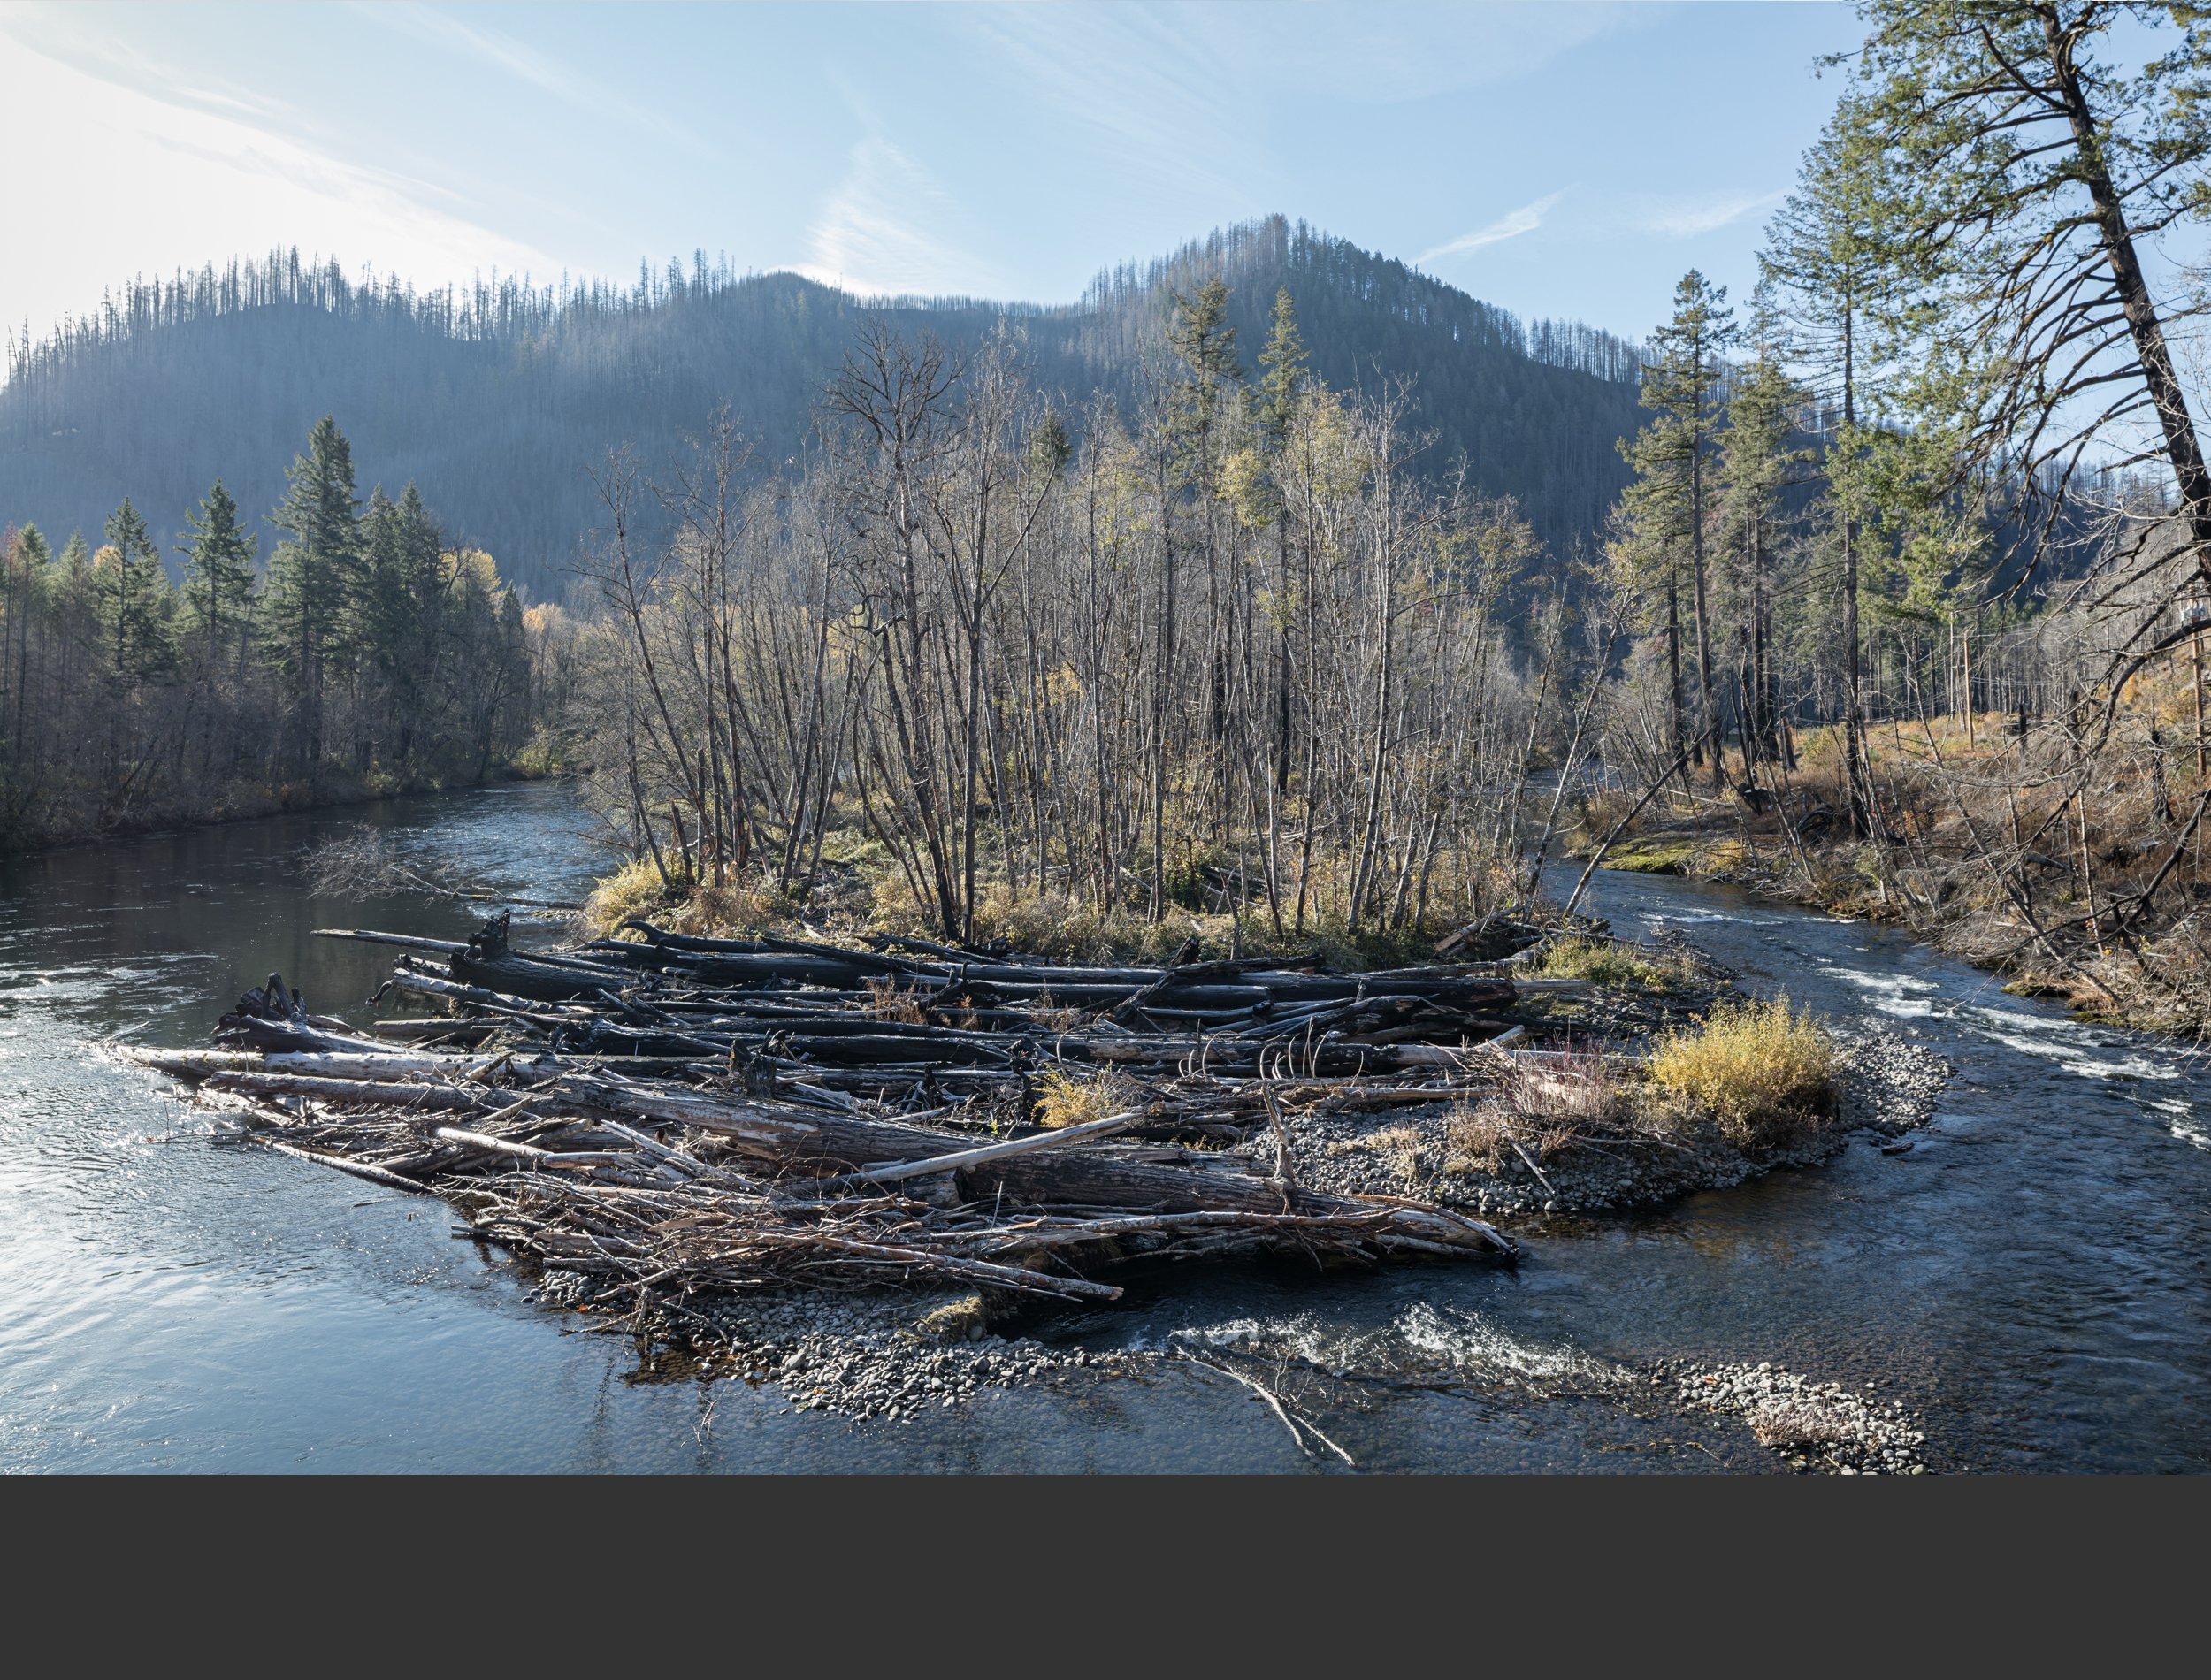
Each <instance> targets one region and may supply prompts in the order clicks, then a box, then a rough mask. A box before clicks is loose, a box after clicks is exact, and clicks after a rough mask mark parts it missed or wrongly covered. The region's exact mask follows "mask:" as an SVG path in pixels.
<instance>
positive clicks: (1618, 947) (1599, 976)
mask: <svg viewBox="0 0 2211 1680" xmlns="http://www.w3.org/2000/svg"><path fill="white" fill-rule="evenodd" d="M1535 972H1536V973H1538V974H1543V975H1546V976H1548V977H1549V978H1552V979H1556V980H1586V981H1590V982H1591V983H1592V984H1593V985H1598V986H1611V987H1637V988H1641V989H1644V990H1648V991H1671V990H1673V989H1676V988H1677V987H1680V986H1683V985H1686V984H1687V983H1688V982H1689V981H1690V980H1691V979H1692V978H1693V976H1692V975H1691V974H1690V971H1689V966H1688V964H1687V962H1686V961H1684V960H1683V959H1682V958H1679V957H1678V956H1673V955H1671V954H1668V953H1664V952H1660V951H1645V950H1642V949H1641V948H1639V947H1637V946H1634V945H1629V944H1623V943H1619V942H1618V941H1616V940H1610V939H1585V938H1583V937H1581V936H1580V935H1574V936H1573V937H1572V938H1569V939H1562V940H1560V941H1558V942H1557V943H1556V944H1554V945H1552V946H1551V947H1550V949H1549V950H1548V951H1545V952H1544V953H1543V955H1542V958H1541V959H1540V960H1539V961H1538V962H1537V964H1536V967H1535Z"/></svg>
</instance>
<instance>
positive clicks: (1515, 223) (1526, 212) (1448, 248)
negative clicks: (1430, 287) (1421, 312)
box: [1412, 187, 1566, 267]
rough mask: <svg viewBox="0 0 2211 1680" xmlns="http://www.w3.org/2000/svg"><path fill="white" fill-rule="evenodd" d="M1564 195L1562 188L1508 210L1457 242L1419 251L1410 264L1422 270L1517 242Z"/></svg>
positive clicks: (1450, 241) (1534, 226)
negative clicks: (1446, 258)
mask: <svg viewBox="0 0 2211 1680" xmlns="http://www.w3.org/2000/svg"><path fill="white" fill-rule="evenodd" d="M1565 195H1566V189H1565V187H1560V188H1559V189H1558V191H1557V192H1555V193H1546V194H1544V195H1543V196H1542V197H1541V198H1539V199H1537V200H1536V201H1535V202H1534V203H1532V204H1523V205H1521V206H1520V208H1519V209H1518V210H1508V211H1506V212H1505V213H1504V214H1503V216H1500V217H1498V218H1497V219H1496V221H1494V222H1489V223H1486V224H1485V225H1482V226H1480V227H1477V228H1475V229H1474V230H1473V232H1472V233H1461V234H1460V235H1459V236H1458V237H1457V239H1452V240H1445V241H1443V242H1442V244H1441V245H1438V246H1436V247H1435V248H1434V249H1432V250H1426V251H1423V252H1421V253H1420V255H1419V256H1416V257H1414V258H1413V259H1412V261H1413V263H1414V265H1415V266H1416V267H1426V266H1427V264H1428V263H1433V262H1434V261H1435V260H1436V259H1437V258H1439V257H1444V256H1464V255H1465V253H1466V252H1468V251H1478V250H1480V249H1481V248H1482V247H1483V246H1485V245H1497V244H1501V243H1503V241H1506V240H1509V239H1518V238H1519V237H1520V235H1521V234H1523V233H1534V231H1535V230H1536V229H1537V228H1539V227H1541V226H1542V225H1543V218H1545V217H1546V216H1548V215H1549V214H1550V213H1551V209H1552V207H1553V206H1554V205H1556V204H1557V202H1558V201H1559V200H1560V199H1562V198H1564V197H1565Z"/></svg>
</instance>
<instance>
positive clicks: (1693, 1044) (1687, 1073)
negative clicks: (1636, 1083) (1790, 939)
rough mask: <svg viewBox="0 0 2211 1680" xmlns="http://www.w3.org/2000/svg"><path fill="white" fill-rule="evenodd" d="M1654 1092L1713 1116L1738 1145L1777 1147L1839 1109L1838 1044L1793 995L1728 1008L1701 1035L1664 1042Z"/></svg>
mask: <svg viewBox="0 0 2211 1680" xmlns="http://www.w3.org/2000/svg"><path fill="white" fill-rule="evenodd" d="M1649 1079H1650V1081H1651V1083H1652V1084H1654V1085H1656V1087H1657V1088H1659V1089H1660V1090H1662V1091H1664V1092H1665V1093H1667V1094H1668V1095H1669V1096H1672V1097H1674V1098H1676V1099H1678V1100H1679V1101H1681V1102H1683V1103H1688V1104H1690V1105H1692V1106H1694V1107H1695V1108H1698V1109H1701V1110H1702V1111H1705V1112H1707V1113H1709V1114H1710V1115H1711V1117H1712V1118H1713V1119H1714V1120H1716V1121H1717V1122H1718V1125H1719V1128H1720V1130H1721V1132H1722V1133H1724V1134H1725V1135H1726V1137H1727V1138H1728V1140H1729V1141H1730V1142H1733V1143H1736V1144H1739V1145H1744V1146H1771V1145H1773V1144H1777V1143H1782V1142H1787V1141H1788V1140H1789V1139H1790V1138H1791V1137H1793V1136H1796V1135H1799V1134H1802V1133H1803V1132H1805V1131H1808V1130H1813V1129H1816V1128H1817V1127H1818V1126H1821V1125H1823V1124H1824V1123H1825V1119H1826V1117H1827V1116H1828V1115H1829V1114H1830V1113H1832V1111H1833V1108H1834V1081H1835V1047H1834V1042H1833V1041H1832V1039H1830V1038H1829V1037H1828V1036H1827V1035H1826V1034H1825V1032H1823V1031H1822V1030H1821V1029H1820V1027H1819V1026H1818V1024H1817V1022H1815V1021H1814V1020H1813V1019H1812V1016H1811V1012H1810V1011H1809V1010H1802V1011H1795V1012H1792V1011H1791V1010H1790V1008H1789V1000H1788V997H1787V995H1786V993H1785V994H1783V995H1782V996H1780V997H1774V998H1772V999H1771V1000H1763V999H1759V998H1749V999H1747V1000H1745V1001H1743V1002H1741V1003H1723V1004H1720V1005H1718V1007H1717V1008H1715V1009H1714V1010H1713V1011H1712V1012H1711V1013H1710V1015H1708V1016H1706V1017H1705V1018H1704V1019H1702V1021H1701V1022H1699V1023H1698V1024H1697V1025H1696V1026H1695V1027H1677V1028H1674V1029H1673V1030H1672V1031H1670V1032H1667V1033H1665V1034H1664V1035H1661V1036H1660V1037H1659V1039H1658V1041H1657V1043H1656V1047H1655V1049H1654V1050H1653V1051H1652V1053H1651V1058H1650V1065H1649Z"/></svg>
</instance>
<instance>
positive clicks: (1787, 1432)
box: [1650, 1360, 1927, 1476]
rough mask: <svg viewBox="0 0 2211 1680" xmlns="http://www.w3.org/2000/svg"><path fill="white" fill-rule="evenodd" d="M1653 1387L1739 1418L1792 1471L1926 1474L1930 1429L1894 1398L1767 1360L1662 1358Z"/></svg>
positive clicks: (1655, 1368)
mask: <svg viewBox="0 0 2211 1680" xmlns="http://www.w3.org/2000/svg"><path fill="white" fill-rule="evenodd" d="M1650 1373H1651V1375H1650V1380H1651V1381H1652V1382H1653V1383H1656V1384H1661V1385H1670V1386H1672V1391H1673V1397H1674V1398H1675V1399H1676V1400H1677V1401H1679V1402H1680V1403H1681V1404H1682V1405H1684V1406H1686V1407H1688V1408H1689V1409H1693V1410H1698V1411H1707V1412H1722V1413H1726V1414H1730V1415H1732V1416H1734V1417H1740V1418H1742V1419H1743V1420H1744V1422H1745V1423H1746V1424H1748V1425H1749V1429H1750V1433H1751V1435H1752V1436H1753V1438H1754V1439H1756V1441H1757V1442H1758V1444H1759V1445H1760V1446H1762V1447H1765V1448H1766V1449H1767V1450H1768V1451H1769V1452H1771V1453H1775V1454H1778V1455H1779V1456H1781V1457H1782V1458H1784V1459H1786V1460H1787V1461H1788V1463H1789V1465H1790V1467H1791V1468H1792V1469H1794V1470H1825V1471H1827V1472H1829V1473H1831V1474H1834V1475H1839V1476H1920V1475H1924V1474H1925V1473H1926V1469H1927V1466H1926V1464H1925V1463H1924V1462H1923V1461H1922V1460H1921V1458H1920V1456H1919V1448H1920V1447H1922V1446H1924V1444H1925V1442H1926V1439H1927V1437H1926V1432H1924V1430H1922V1429H1921V1428H1920V1427H1919V1418H1918V1416H1917V1414H1916V1413H1914V1412H1911V1411H1908V1410H1907V1409H1905V1408H1904V1406H1903V1405H1902V1404H1901V1402H1899V1401H1884V1400H1882V1399H1880V1398H1879V1397H1878V1396H1877V1395H1872V1394H1866V1393H1864V1392H1863V1391H1861V1390H1858V1389H1854V1388H1850V1387H1848V1386H1845V1385H1843V1384H1841V1383H1834V1382H1817V1381H1814V1380H1813V1379H1812V1378H1809V1377H1805V1376H1802V1375H1800V1374H1798V1373H1797V1372H1795V1371H1789V1370H1786V1369H1785V1368H1784V1367H1782V1366H1779V1365H1776V1364H1773V1363H1770V1362H1769V1363H1758V1364H1756V1365H1704V1364H1695V1363H1688V1362H1685V1361H1664V1360H1662V1361H1659V1362H1658V1363H1656V1364H1654V1365H1652V1366H1651V1367H1650Z"/></svg>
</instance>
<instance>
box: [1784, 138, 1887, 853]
mask: <svg viewBox="0 0 2211 1680" xmlns="http://www.w3.org/2000/svg"><path fill="white" fill-rule="evenodd" d="M1866 130H1867V119H1866V118H1865V117H1864V115H1863V111H1861V109H1860V108H1859V107H1858V105H1857V104H1856V103H1855V102H1854V101H1853V100H1851V99H1849V98H1848V97H1846V98H1845V99H1844V100H1843V101H1842V102H1841V103H1840V104H1839V105H1838V106H1837V108H1836V113H1835V115H1834V117H1833V118H1832V119H1831V120H1830V121H1829V124H1828V126H1827V129H1826V131H1825V134H1822V136H1821V137H1820V140H1819V141H1818V143H1817V145H1815V146H1814V147H1813V148H1812V149H1810V150H1809V152H1807V153H1806V154H1805V156H1804V161H1803V165H1802V171H1801V172H1800V176H1799V181H1798V186H1797V189H1796V191H1795V192H1794V194H1792V195H1790V197H1789V198H1788V200H1787V202H1786V203H1784V204H1783V205H1782V207H1781V210H1780V212H1779V214H1778V215H1776V216H1775V218H1773V222H1772V224H1771V226H1770V228H1769V229H1768V231H1767V244H1766V249H1765V251H1764V252H1763V254H1762V256H1760V259H1759V261H1760V266H1761V270H1762V271H1763V274H1764V275H1765V276H1766V277H1767V278H1769V279H1772V280H1774V281H1776V282H1777V283H1778V284H1779V286H1781V287H1782V288H1783V289H1784V291H1785V293H1786V307H1787V309H1788V311H1789V315H1790V318H1791V324H1792V325H1793V326H1794V329H1795V331H1794V334H1793V347H1794V353H1795V355H1796V358H1797V360H1798V361H1799V362H1800V363H1802V365H1804V366H1805V367H1806V368H1807V369H1808V370H1809V372H1810V373H1811V376H1812V378H1813V379H1814V382H1815V386H1816V389H1817V393H1818V395H1819V396H1820V397H1821V398H1822V400H1823V401H1824V402H1825V407H1826V410H1827V412H1826V416H1825V423H1824V424H1823V428H1822V429H1823V432H1824V437H1823V439H1822V441H1823V454H1822V470H1823V472H1824V474H1825V478H1826V481H1827V506H1828V509H1829V512H1830V515H1831V516H1832V531H1831V533H1830V535H1831V537H1832V541H1833V544H1834V546H1835V551H1836V554H1837V556H1838V558H1839V560H1840V565H1839V567H1838V568H1837V578H1838V584H1837V592H1836V606H1837V607H1838V608H1839V609H1840V624H1841V636H1840V639H1841V643H1842V662H1843V669H1842V683H1841V688H1842V726H1843V768H1844V775H1845V779H1846V782H1847V784H1848V790H1849V800H1848V803H1849V806H1850V809H1851V812H1852V814H1853V820H1854V821H1855V822H1858V823H1860V824H1862V823H1863V820H1864V817H1865V815H1866V814H1867V813H1868V812H1869V811H1870V808H1871V806H1870V803H1869V802H1870V800H1871V783H1870V780H1869V777H1868V773H1867V768H1866V760H1865V702H1864V684H1863V671H1864V653H1863V635H1862V633H1861V630H1860V628H1859V622H1858V618H1859V598H1860V595H1861V592H1862V588H1861V582H1860V577H1859V574H1860V571H1861V564H1860V553H1859V550H1860V531H1861V528H1862V526H1863V523H1864V521H1865V518H1866V515H1867V514H1868V512H1869V511H1870V510H1871V508H1870V500H1869V488H1870V474H1869V470H1868V463H1867V455H1868V452H1869V450H1870V449H1871V446H1872V443H1873V440H1874V438H1875V436H1876V434H1877V432H1878V428H1877V427H1873V426H1870V425H1868V424H1866V423H1865V419H1864V408H1865V402H1864V399H1865V394H1866V392H1867V390H1868V389H1869V386H1870V384H1871V381H1870V378H1869V375H1870V374H1871V372H1872V371H1873V370H1876V369H1878V367H1879V365H1880V363H1882V362H1883V361H1884V360H1885V359H1887V358H1888V357H1889V356H1890V355H1893V350H1892V349H1891V348H1890V347H1891V345H1892V344H1893V341H1894V338H1895V337H1896V335H1897V333H1898V332H1899V331H1900V325H1899V323H1900V320H1901V312H1900V310H1899V309H1898V306H1897V302H1896V299H1897V296H1898V294H1899V292H1900V290H1901V275H1900V274H1899V272H1898V271H1896V269H1895V267H1894V263H1893V262H1892V257H1891V250H1892V247H1893V245H1894V236H1893V233H1892V232H1891V225H1892V224H1893V222H1894V219H1895V218H1897V216H1898V215H1899V213H1900V210H1901V205H1900V202H1899V197H1898V195H1899V193H1900V191H1901V183H1899V182H1896V181H1894V180H1893V179H1890V178H1889V172H1887V171H1886V169H1885V168H1884V166H1883V163H1882V159H1881V157H1880V154H1879V149H1878V146H1876V145H1874V144H1872V143H1871V142H1870V141H1869V139H1868V137H1867V132H1866Z"/></svg>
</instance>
